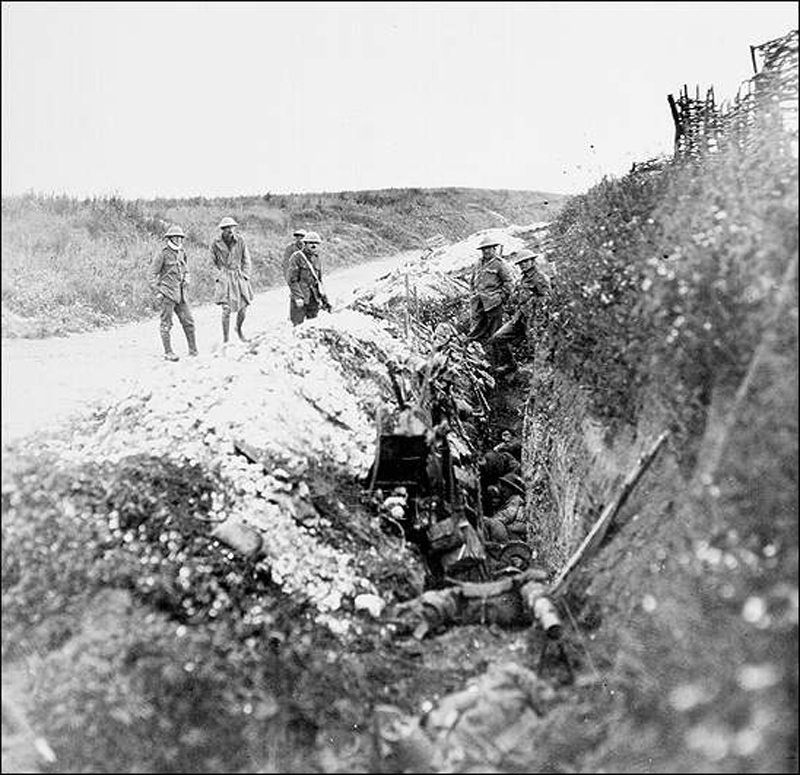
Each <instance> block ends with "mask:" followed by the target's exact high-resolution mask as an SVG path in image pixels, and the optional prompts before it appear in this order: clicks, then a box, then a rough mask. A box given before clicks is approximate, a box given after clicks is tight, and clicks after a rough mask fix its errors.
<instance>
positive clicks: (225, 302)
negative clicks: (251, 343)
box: [211, 217, 253, 344]
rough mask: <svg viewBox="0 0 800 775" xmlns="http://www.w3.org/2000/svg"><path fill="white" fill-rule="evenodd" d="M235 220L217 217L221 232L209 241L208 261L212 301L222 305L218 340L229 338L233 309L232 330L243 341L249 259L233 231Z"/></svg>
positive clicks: (248, 298)
mask: <svg viewBox="0 0 800 775" xmlns="http://www.w3.org/2000/svg"><path fill="white" fill-rule="evenodd" d="M238 225H239V224H238V223H236V221H235V220H234V219H233V218H230V217H225V218H223V219H222V220H221V221H220V224H219V228H220V231H221V234H220V236H219V238H218V239H216V240H214V242H213V243H212V245H211V261H212V263H213V264H214V268H215V269H216V270H217V277H216V279H215V281H214V301H215V303H217V304H219V305H220V307H222V343H223V344H227V343H228V339H229V338H230V330H231V313H232V312H235V313H236V333H237V335H238V336H239V339H241V340H242V341H243V342H246V341H247V337H245V335H244V331H243V329H242V326H243V325H244V319H245V316H246V315H247V307H248V306H249V305H250V302H251V301H252V300H253V287H252V285H251V284H250V272H251V270H252V266H253V262H252V260H251V258H250V251H249V250H248V248H247V244H246V243H245V241H244V240H243V239H242V237H240V236H239V235H238V234H237V233H236V227H237V226H238Z"/></svg>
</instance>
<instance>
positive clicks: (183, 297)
mask: <svg viewBox="0 0 800 775" xmlns="http://www.w3.org/2000/svg"><path fill="white" fill-rule="evenodd" d="M169 234H170V232H168V235H169ZM181 236H182V233H181ZM150 279H151V286H152V288H153V291H154V292H155V293H156V294H158V301H159V305H160V312H161V322H160V326H159V327H160V330H161V341H162V343H163V345H164V353H165V355H166V357H167V359H168V360H177V356H175V354H174V353H173V352H172V345H171V342H170V332H171V331H172V314H173V312H174V313H175V314H176V315H177V316H178V320H179V321H180V324H181V326H182V327H183V332H184V334H185V336H186V341H187V343H188V345H189V354H190V355H197V344H196V342H195V328H194V318H193V317H192V310H191V309H190V308H189V302H188V299H187V286H188V283H189V268H188V265H187V261H186V251H185V250H184V249H183V248H182V247H176V246H175V245H174V244H172V243H168V244H167V245H166V246H165V247H164V248H163V249H162V250H161V251H160V252H159V253H158V254H157V255H156V256H155V257H154V258H153V261H152V263H151V265H150Z"/></svg>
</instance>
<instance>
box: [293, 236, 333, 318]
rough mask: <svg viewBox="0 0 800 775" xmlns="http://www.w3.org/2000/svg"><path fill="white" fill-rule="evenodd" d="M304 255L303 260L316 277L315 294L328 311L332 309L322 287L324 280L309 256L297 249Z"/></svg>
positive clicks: (323, 307)
mask: <svg viewBox="0 0 800 775" xmlns="http://www.w3.org/2000/svg"><path fill="white" fill-rule="evenodd" d="M297 252H298V253H299V254H300V255H301V256H302V257H303V260H304V261H305V262H306V266H308V271H309V272H311V276H312V277H313V278H314V282H316V289H315V290H314V296H315V297H316V299H317V301H319V303H320V306H321V307H322V309H324V310H325V311H326V312H330V311H331V303H330V301H328V296H327V294H326V293H325V291H324V289H323V287H322V280H320V279H319V276H318V275H317V272H316V270H315V269H314V266H313V264H312V263H311V262H310V261H309V260H308V257H307V256H306V254H305V253H303V251H302V250H298V251H297Z"/></svg>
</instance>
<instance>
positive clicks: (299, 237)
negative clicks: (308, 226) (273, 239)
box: [281, 229, 306, 283]
mask: <svg viewBox="0 0 800 775" xmlns="http://www.w3.org/2000/svg"><path fill="white" fill-rule="evenodd" d="M292 236H293V237H294V242H290V243H289V244H288V245H287V246H286V249H285V250H284V251H283V263H282V264H281V266H282V268H283V279H284V280H286V282H287V283H288V282H289V262H290V261H291V260H292V256H293V255H294V254H295V253H296V252H297V251H298V250H302V249H303V237H305V236H306V232H305V230H304V229H295V230H294V231H293V232H292Z"/></svg>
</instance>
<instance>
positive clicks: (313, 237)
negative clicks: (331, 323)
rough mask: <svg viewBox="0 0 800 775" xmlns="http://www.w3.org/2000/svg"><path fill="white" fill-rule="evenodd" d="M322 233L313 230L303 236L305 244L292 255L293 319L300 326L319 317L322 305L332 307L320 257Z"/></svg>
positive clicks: (290, 314)
mask: <svg viewBox="0 0 800 775" xmlns="http://www.w3.org/2000/svg"><path fill="white" fill-rule="evenodd" d="M320 242H321V239H320V236H319V234H317V232H315V231H310V232H308V234H306V235H305V237H303V248H302V249H301V250H296V251H295V252H294V253H292V255H291V258H290V259H289V276H288V280H287V282H288V284H289V292H290V296H289V320H291V321H292V324H293V325H295V326H297V325H299V324H300V323H302V322H303V321H304V320H308V319H309V318H315V317H316V316H317V314H318V313H319V308H320V307H323V308H324V309H327V310H328V311H330V308H331V305H330V304H329V303H328V297H327V296H326V295H325V290H324V289H323V287H322V263H321V261H320V259H319V255H318V253H319V243H320Z"/></svg>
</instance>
